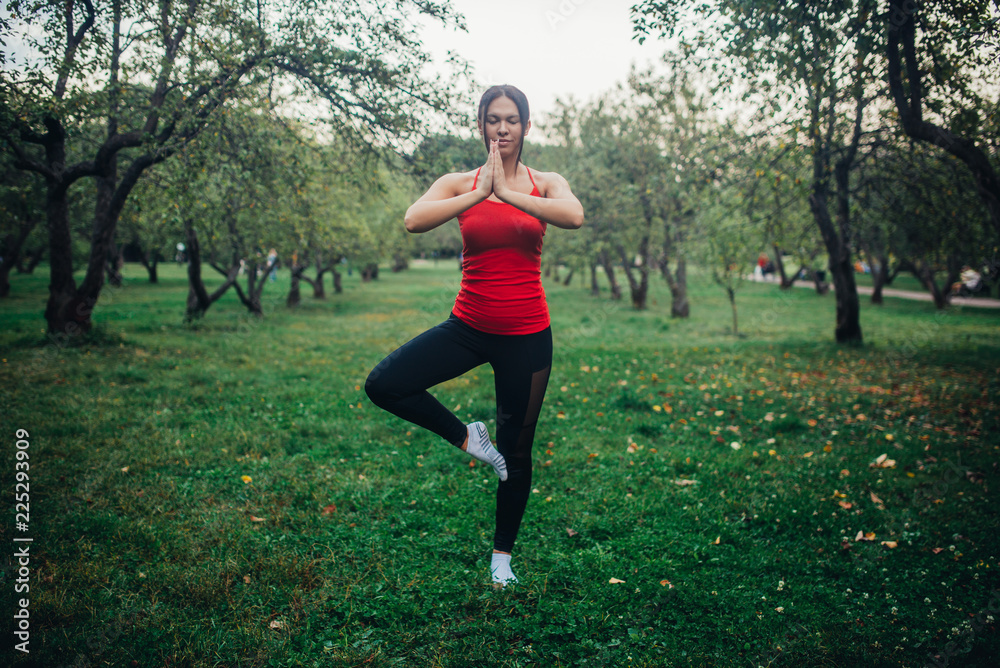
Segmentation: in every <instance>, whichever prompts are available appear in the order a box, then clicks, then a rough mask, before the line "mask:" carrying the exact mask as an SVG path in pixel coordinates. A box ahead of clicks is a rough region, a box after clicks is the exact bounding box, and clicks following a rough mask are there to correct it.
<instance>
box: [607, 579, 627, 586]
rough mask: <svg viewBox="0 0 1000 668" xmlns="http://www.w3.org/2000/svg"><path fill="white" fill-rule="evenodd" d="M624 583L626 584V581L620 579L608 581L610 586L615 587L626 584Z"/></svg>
mask: <svg viewBox="0 0 1000 668" xmlns="http://www.w3.org/2000/svg"><path fill="white" fill-rule="evenodd" d="M624 583H625V581H624V580H619V579H618V578H611V579H610V580H608V584H613V585H617V584H624Z"/></svg>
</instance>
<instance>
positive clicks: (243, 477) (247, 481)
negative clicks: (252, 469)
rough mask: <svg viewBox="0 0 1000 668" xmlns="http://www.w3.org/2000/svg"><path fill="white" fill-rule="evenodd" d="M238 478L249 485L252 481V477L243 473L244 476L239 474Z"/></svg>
mask: <svg viewBox="0 0 1000 668" xmlns="http://www.w3.org/2000/svg"><path fill="white" fill-rule="evenodd" d="M240 480H242V481H243V482H245V483H246V484H248V485H249V484H250V483H251V482H252V481H253V478H251V477H250V476H248V475H244V476H240Z"/></svg>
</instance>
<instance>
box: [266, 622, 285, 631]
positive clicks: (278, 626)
mask: <svg viewBox="0 0 1000 668" xmlns="http://www.w3.org/2000/svg"><path fill="white" fill-rule="evenodd" d="M268 626H269V627H270V628H272V629H276V630H277V629H281V628H284V626H285V623H284V622H283V621H281V620H279V619H275V620H274V621H273V622H271V623H270V624H268Z"/></svg>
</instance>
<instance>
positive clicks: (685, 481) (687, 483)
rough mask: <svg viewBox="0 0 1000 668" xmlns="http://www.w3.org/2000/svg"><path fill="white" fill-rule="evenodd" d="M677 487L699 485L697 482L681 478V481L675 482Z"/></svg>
mask: <svg viewBox="0 0 1000 668" xmlns="http://www.w3.org/2000/svg"><path fill="white" fill-rule="evenodd" d="M674 484H675V485H680V486H681V487H686V486H688V485H696V484H698V481H697V480H687V479H686V478H681V479H679V480H674Z"/></svg>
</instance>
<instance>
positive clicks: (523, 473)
mask: <svg viewBox="0 0 1000 668" xmlns="http://www.w3.org/2000/svg"><path fill="white" fill-rule="evenodd" d="M486 362H489V363H490V366H492V367H493V374H494V376H495V381H496V398H497V434H496V438H497V449H498V450H499V451H500V454H501V455H503V458H504V460H505V461H506V462H507V480H506V481H504V482H501V483H500V485H499V486H498V487H497V510H496V532H495V533H494V535H493V547H494V549H496V550H500V551H502V552H510V551H511V549H512V548H513V547H514V540H515V539H516V538H517V530H518V528H519V527H520V526H521V518H522V517H523V516H524V508H525V506H527V504H528V496H529V495H530V493H531V445H532V442H533V441H534V438H535V424H536V423H537V422H538V413H539V411H540V410H541V407H542V399H544V397H545V388H546V386H547V385H548V382H549V370H550V368H551V366H552V330H551V328H548V327H547V328H545V329H543V330H542V331H540V332H537V333H535V334H524V335H503V334H487V333H485V332H481V331H479V330H477V329H474V328H472V327H470V326H469V325H467V324H465V323H464V322H462V321H461V320H459V319H458V318H457V317H456V316H455V315H454V314H452V315H451V317H449V318H448V319H447V320H446V321H444V322H443V323H441V324H440V325H438V326H436V327H433V328H431V329H429V330H427V331H426V332H424V333H423V334H420V335H419V336H417V337H416V338H414V339H412V340H411V341H409V342H407V343H405V344H403V345H402V346H400V347H399V348H398V349H396V350H395V351H393V352H392V353H390V354H389V356H388V357H386V358H385V359H384V360H382V361H381V362H379V363H378V365H377V366H376V367H375V368H374V369H372V372H371V373H370V374H368V380H367V381H365V392H366V393H367V394H368V397H369V398H370V399H371V400H372V402H373V403H375V405H377V406H379V407H381V408H384V409H385V410H387V411H389V412H390V413H393V414H394V415H397V416H399V417H401V418H403V419H404V420H408V421H410V422H412V423H414V424H416V425H418V426H421V427H423V428H425V429H429V430H430V431H432V432H434V433H435V434H437V435H439V436H441V437H442V438H444V439H445V440H447V441H448V442H449V443H452V444H454V445H456V446H461V445H462V443H463V442H464V441H465V436H466V433H467V430H466V426H465V424H463V423H462V421H461V420H459V419H458V418H457V417H456V416H455V414H454V413H452V412H451V411H450V410H448V409H447V408H445V407H444V406H442V405H441V402H439V401H438V400H437V399H435V398H434V397H432V396H431V395H430V393H429V392H428V391H427V388H429V387H432V386H434V385H437V384H438V383H442V382H444V381H446V380H449V379H451V378H455V377H456V376H460V375H462V374H463V373H465V372H466V371H469V370H470V369H474V368H475V367H477V366H479V365H481V364H484V363H486Z"/></svg>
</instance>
